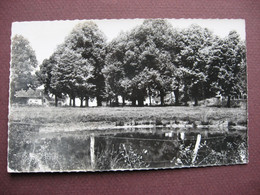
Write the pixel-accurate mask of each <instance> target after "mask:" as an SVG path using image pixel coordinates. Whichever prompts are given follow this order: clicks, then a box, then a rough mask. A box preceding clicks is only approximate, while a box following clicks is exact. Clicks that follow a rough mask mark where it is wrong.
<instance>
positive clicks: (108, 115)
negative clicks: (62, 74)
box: [9, 107, 247, 124]
mask: <svg viewBox="0 0 260 195" xmlns="http://www.w3.org/2000/svg"><path fill="white" fill-rule="evenodd" d="M10 113H11V114H10V115H9V121H10V122H24V123H32V124H46V123H86V122H99V123H111V122H112V123H114V122H117V121H123V122H128V121H132V120H134V121H139V120H156V119H160V120H190V121H211V120H225V121H231V122H234V123H237V122H238V123H246V121H247V111H246V109H244V108H214V107H210V108H209V107H91V108H72V107H11V108H10Z"/></svg>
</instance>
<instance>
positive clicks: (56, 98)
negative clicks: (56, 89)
mask: <svg viewBox="0 0 260 195" xmlns="http://www.w3.org/2000/svg"><path fill="white" fill-rule="evenodd" d="M55 106H56V107H57V106H58V97H57V95H55Z"/></svg>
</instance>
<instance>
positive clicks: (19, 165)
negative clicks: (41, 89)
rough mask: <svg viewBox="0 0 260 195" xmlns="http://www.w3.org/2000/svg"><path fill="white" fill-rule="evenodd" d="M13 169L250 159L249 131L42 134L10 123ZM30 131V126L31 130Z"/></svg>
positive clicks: (182, 164)
mask: <svg viewBox="0 0 260 195" xmlns="http://www.w3.org/2000/svg"><path fill="white" fill-rule="evenodd" d="M9 128H10V129H11V130H12V131H10V133H9V138H10V140H9V168H10V169H12V170H14V171H22V172H26V171H28V172H34V171H36V172H37V171H71V170H72V171H78V170H81V171H84V170H89V171H93V170H111V169H112V170H115V169H152V168H178V167H190V166H212V165H226V164H243V163H246V162H247V134H246V132H245V131H232V132H230V131H221V132H216V131H214V132H213V131H212V130H209V129H200V130H198V129H196V130H194V129H182V130H181V129H170V128H153V129H116V130H109V131H80V132H63V133H39V132H32V131H30V128H29V127H25V128H24V129H26V131H25V130H24V129H23V128H21V127H19V128H18V127H17V126H15V125H14V126H12V125H10V127H9ZM28 129H29V130H28Z"/></svg>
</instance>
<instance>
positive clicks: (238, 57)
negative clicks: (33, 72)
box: [37, 19, 246, 107]
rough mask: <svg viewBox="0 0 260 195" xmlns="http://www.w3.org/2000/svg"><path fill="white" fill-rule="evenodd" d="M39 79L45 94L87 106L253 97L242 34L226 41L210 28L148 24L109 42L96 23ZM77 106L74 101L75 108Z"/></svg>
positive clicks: (79, 31) (75, 36) (46, 65)
mask: <svg viewBox="0 0 260 195" xmlns="http://www.w3.org/2000/svg"><path fill="white" fill-rule="evenodd" d="M37 75H38V78H39V80H40V82H41V83H42V84H44V86H45V92H46V93H52V94H54V95H56V96H57V97H61V96H63V95H67V96H69V97H70V98H71V99H74V100H75V98H76V97H78V98H80V99H81V106H83V100H84V99H85V100H86V105H87V101H88V99H89V98H96V100H97V105H98V106H101V105H102V101H104V100H106V101H107V102H108V101H109V102H111V103H112V102H113V103H114V105H119V101H118V98H119V96H121V97H122V99H123V105H125V100H129V101H131V102H132V105H136V102H137V103H138V106H143V105H144V100H145V99H147V98H148V99H149V100H150V104H151V99H152V98H159V99H160V103H161V105H164V104H165V99H166V97H167V95H169V94H174V97H175V98H174V99H175V104H176V105H179V104H181V103H183V104H187V102H188V101H191V100H192V101H194V105H195V106H196V105H198V101H199V100H203V99H206V98H211V97H215V96H216V95H217V94H220V95H222V96H224V97H227V98H228V103H227V106H228V107H229V106H230V98H231V97H237V96H242V95H243V94H246V50H245V43H244V42H243V41H241V40H240V37H239V35H238V34H237V33H236V32H235V31H231V32H230V33H229V35H228V36H227V37H226V38H223V39H222V38H219V37H217V36H216V35H214V33H213V32H211V31H210V30H208V29H207V28H202V27H200V26H198V25H191V26H190V27H188V28H185V29H181V30H177V29H175V28H174V27H173V26H172V25H171V24H170V23H168V22H167V20H164V19H148V20H144V22H143V23H142V24H141V25H139V26H136V27H135V28H133V29H132V30H130V31H128V32H122V33H121V34H119V35H118V36H117V37H116V38H115V39H113V40H112V41H111V42H109V43H106V39H105V36H104V34H103V33H102V32H101V31H100V30H99V29H98V26H97V25H96V24H95V23H93V22H84V23H81V24H78V25H77V26H76V27H75V28H74V29H73V31H72V32H71V33H70V35H69V36H68V37H67V38H66V39H65V41H64V43H63V44H61V45H60V46H59V47H58V48H57V50H56V51H55V52H54V53H53V55H52V56H51V57H50V58H49V59H46V60H44V61H43V63H42V64H41V66H40V71H39V72H37ZM74 105H75V101H74Z"/></svg>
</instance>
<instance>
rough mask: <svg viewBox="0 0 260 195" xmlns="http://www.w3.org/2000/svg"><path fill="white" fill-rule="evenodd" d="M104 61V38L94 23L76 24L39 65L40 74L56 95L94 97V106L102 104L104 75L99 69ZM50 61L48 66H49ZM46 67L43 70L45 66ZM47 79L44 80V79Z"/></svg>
mask: <svg viewBox="0 0 260 195" xmlns="http://www.w3.org/2000/svg"><path fill="white" fill-rule="evenodd" d="M104 58H105V38H104V35H103V34H102V33H101V31H99V30H98V27H97V25H96V24H94V23H93V22H85V23H82V24H78V25H77V26H76V27H75V28H74V29H73V31H72V32H71V33H70V34H69V36H68V37H66V39H65V42H64V43H63V44H61V45H60V46H59V47H58V48H57V50H56V51H55V53H54V54H53V55H52V57H51V58H50V59H49V61H46V64H45V65H44V64H43V66H42V68H43V69H42V70H43V71H42V72H41V73H45V74H46V73H47V75H45V76H42V77H43V80H44V79H45V81H44V82H45V84H46V88H48V89H51V90H49V91H50V92H51V93H53V92H54V94H55V95H56V94H57V95H62V94H65V95H68V96H69V97H70V98H71V99H72V100H73V106H75V98H76V97H79V98H80V99H81V106H83V100H84V99H85V100H86V106H87V105H88V99H89V98H90V97H96V99H97V104H98V106H100V105H101V104H102V96H103V94H104V76H103V73H102V71H101V70H102V68H103V66H104ZM50 61H51V63H49V62H50ZM44 66H45V67H44ZM46 78H47V80H46Z"/></svg>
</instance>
